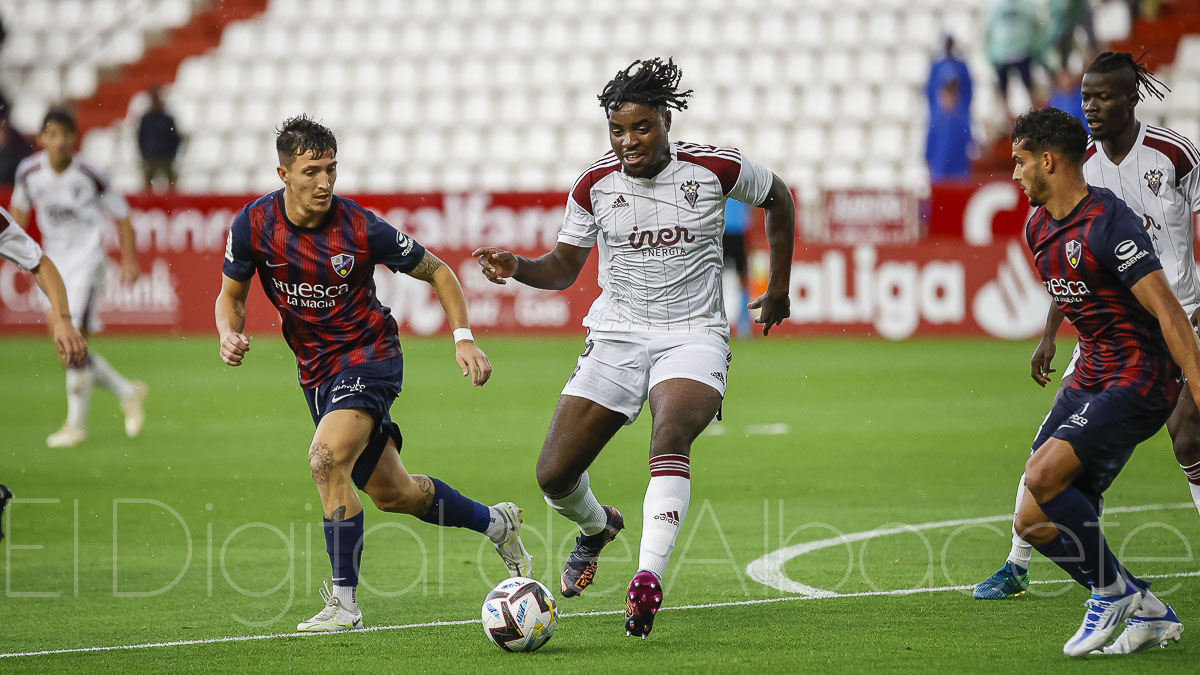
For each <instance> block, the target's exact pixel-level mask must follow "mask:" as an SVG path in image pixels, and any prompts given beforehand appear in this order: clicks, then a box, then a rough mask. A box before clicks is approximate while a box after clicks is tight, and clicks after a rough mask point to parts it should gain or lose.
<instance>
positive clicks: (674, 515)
mask: <svg viewBox="0 0 1200 675" xmlns="http://www.w3.org/2000/svg"><path fill="white" fill-rule="evenodd" d="M689 467H690V462H689V460H688V457H687V455H658V456H657V457H652V458H650V483H649V485H647V486H646V498H645V499H644V500H643V501H642V547H641V551H640V552H639V553H638V569H639V570H646V571H649V572H653V573H654V574H655V576H657V577H658V578H659V580H661V579H662V578H663V573H664V572H666V569H667V562H668V561H669V560H670V559H671V551H673V550H674V549H675V538H676V537H678V536H679V528H680V527H681V526H682V525H683V519H684V517H685V516H687V510H688V502H690V501H691V498H692V479H691V470H690V468H689Z"/></svg>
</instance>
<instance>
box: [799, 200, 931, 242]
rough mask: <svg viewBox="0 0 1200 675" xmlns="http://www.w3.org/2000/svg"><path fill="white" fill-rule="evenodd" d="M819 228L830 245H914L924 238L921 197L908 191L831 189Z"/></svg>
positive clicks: (821, 237) (823, 201) (822, 236)
mask: <svg viewBox="0 0 1200 675" xmlns="http://www.w3.org/2000/svg"><path fill="white" fill-rule="evenodd" d="M821 207H822V208H821V211H820V215H819V217H818V222H817V227H816V228H814V229H815V230H816V232H817V233H819V236H820V239H821V241H823V242H826V243H830V244H868V243H869V244H910V243H913V242H915V241H917V239H918V237H919V236H920V232H919V231H918V230H919V228H918V227H917V198H916V197H915V196H913V194H912V193H910V192H907V191H905V190H827V191H825V194H824V199H823V200H822V204H821Z"/></svg>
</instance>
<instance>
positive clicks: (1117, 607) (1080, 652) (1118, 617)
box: [1063, 584, 1142, 656]
mask: <svg viewBox="0 0 1200 675" xmlns="http://www.w3.org/2000/svg"><path fill="white" fill-rule="evenodd" d="M1083 606H1084V607H1086V608H1087V611H1085V612H1084V613H1083V623H1082V624H1080V625H1079V630H1077V631H1075V635H1072V636H1071V639H1070V640H1067V643H1066V644H1065V645H1063V653H1064V654H1066V655H1067V656H1087V655H1088V654H1090V653H1091V652H1092V650H1095V649H1100V648H1102V647H1103V646H1104V645H1106V644H1108V641H1109V640H1111V639H1112V636H1113V633H1115V632H1117V628H1119V627H1120V626H1121V624H1122V623H1123V622H1124V621H1125V619H1128V618H1129V617H1131V616H1133V613H1134V612H1136V611H1138V608H1140V607H1141V606H1142V594H1141V593H1140V592H1138V589H1137V588H1135V587H1134V586H1133V584H1129V585H1128V586H1127V587H1126V589H1125V592H1124V593H1122V594H1121V595H1113V596H1107V597H1103V598H1101V597H1096V596H1095V595H1093V596H1092V597H1090V598H1088V601H1087V602H1085V603H1084V605H1083Z"/></svg>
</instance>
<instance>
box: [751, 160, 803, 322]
mask: <svg viewBox="0 0 1200 675" xmlns="http://www.w3.org/2000/svg"><path fill="white" fill-rule="evenodd" d="M759 207H760V208H762V209H763V210H764V211H766V212H767V216H766V228H767V247H768V249H769V250H770V257H771V271H770V274H769V276H768V277H767V292H766V293H763V294H762V296H760V297H759V298H758V299H757V300H755V301H753V302H751V303H750V304H748V305H746V307H748V308H749V309H760V310H762V311H760V312H759V313H758V318H757V319H755V320H754V323H761V324H762V327H763V335H766V334H767V333H769V332H770V331H771V328H772V327H773V326H778V325H779V324H781V323H783V320H784V319H786V318H788V317H789V316H791V315H792V309H791V299H790V298H789V297H788V286H789V284H790V282H791V277H792V246H793V242H795V240H796V203H795V202H794V201H793V200H792V191H791V190H789V189H788V186H787V183H784V182H783V180H782V179H781V178H780V177H779V176H775V177H774V179H773V180H772V181H771V189H770V191H769V192H767V199H766V201H764V202H763V203H762V204H759Z"/></svg>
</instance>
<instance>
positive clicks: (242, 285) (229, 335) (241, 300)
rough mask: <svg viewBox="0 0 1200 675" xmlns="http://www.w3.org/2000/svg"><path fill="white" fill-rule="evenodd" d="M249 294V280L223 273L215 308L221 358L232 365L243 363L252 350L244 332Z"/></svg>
mask: <svg viewBox="0 0 1200 675" xmlns="http://www.w3.org/2000/svg"><path fill="white" fill-rule="evenodd" d="M249 295H250V282H249V281H237V280H235V279H230V278H229V277H227V276H225V275H224V274H222V275H221V292H220V293H219V294H218V295H217V304H216V308H215V312H216V318H217V335H219V336H220V338H221V360H222V361H224V362H225V363H226V364H228V365H231V366H240V365H242V358H243V357H245V356H246V352H248V351H250V338H248V337H246V335H245V334H243V333H242V331H243V330H245V328H246V298H247V297H249Z"/></svg>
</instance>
